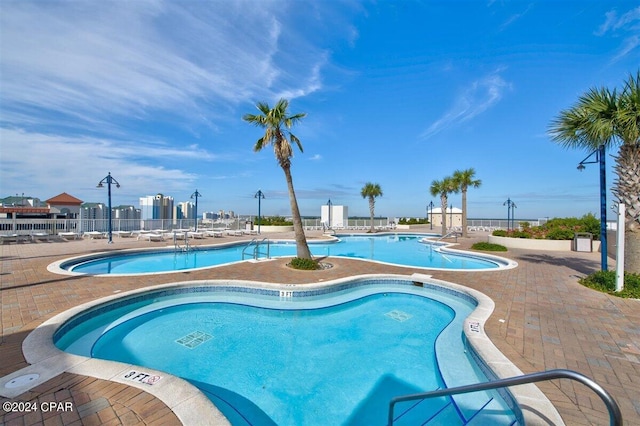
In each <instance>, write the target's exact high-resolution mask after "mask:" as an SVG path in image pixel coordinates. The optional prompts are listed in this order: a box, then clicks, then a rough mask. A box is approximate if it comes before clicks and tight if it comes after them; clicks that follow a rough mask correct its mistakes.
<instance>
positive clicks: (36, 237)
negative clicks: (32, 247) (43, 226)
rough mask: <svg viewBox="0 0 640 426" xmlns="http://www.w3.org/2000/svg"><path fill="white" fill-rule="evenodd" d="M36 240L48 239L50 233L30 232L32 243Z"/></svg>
mask: <svg viewBox="0 0 640 426" xmlns="http://www.w3.org/2000/svg"><path fill="white" fill-rule="evenodd" d="M38 240H47V241H50V235H49V233H48V232H34V233H32V234H31V241H33V242H34V243H35V242H36V241H38Z"/></svg>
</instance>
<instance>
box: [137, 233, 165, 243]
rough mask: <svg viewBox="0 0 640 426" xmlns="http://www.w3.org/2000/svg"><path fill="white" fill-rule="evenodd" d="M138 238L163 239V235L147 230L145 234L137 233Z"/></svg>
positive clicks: (148, 239)
mask: <svg viewBox="0 0 640 426" xmlns="http://www.w3.org/2000/svg"><path fill="white" fill-rule="evenodd" d="M138 239H139V240H140V239H142V240H147V241H164V235H163V234H156V233H153V232H148V233H145V234H140V235H138Z"/></svg>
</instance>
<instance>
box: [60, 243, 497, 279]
mask: <svg viewBox="0 0 640 426" xmlns="http://www.w3.org/2000/svg"><path fill="white" fill-rule="evenodd" d="M424 237H425V236H424V235H400V234H388V235H380V236H353V235H347V236H340V238H339V240H338V241H337V242H310V243H309V248H310V250H311V252H312V254H313V256H314V257H323V256H336V257H347V258H358V259H366V260H373V261H378V262H383V263H389V264H394V265H402V266H411V267H419V268H430V269H463V270H469V269H473V270H486V269H498V268H500V267H501V266H505V265H506V264H508V261H507V260H506V259H505V260H504V263H502V264H501V263H498V262H499V259H498V258H491V259H489V258H487V257H483V256H480V255H472V254H469V255H465V254H460V253H456V254H453V253H443V252H441V251H440V250H439V246H437V245H435V246H434V244H432V243H426V242H424V241H423V240H424ZM246 245H247V242H245V243H242V244H236V245H231V246H224V247H217V248H207V249H203V248H200V247H198V248H196V249H193V250H191V251H188V252H182V251H175V250H166V249H165V250H161V251H153V252H136V253H130V254H118V255H105V256H101V257H99V258H92V259H90V260H86V261H82V260H80V261H73V262H66V263H64V264H63V265H62V267H63V268H65V269H68V270H71V271H73V272H77V273H85V274H141V273H152V272H169V271H181V270H186V269H196V268H205V267H210V266H216V265H223V264H227V263H232V262H238V261H241V260H243V250H245V247H246ZM265 250H266V248H264V247H261V249H260V251H261V252H264V251H265ZM248 252H252V249H250V250H248ZM269 252H270V256H271V257H284V256H295V255H296V246H295V243H290V242H271V243H270V244H269Z"/></svg>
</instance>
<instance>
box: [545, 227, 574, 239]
mask: <svg viewBox="0 0 640 426" xmlns="http://www.w3.org/2000/svg"><path fill="white" fill-rule="evenodd" d="M574 236H575V232H574V231H573V230H571V229H567V228H554V229H552V230H550V231H549V232H548V233H547V239H548V240H573V238H574Z"/></svg>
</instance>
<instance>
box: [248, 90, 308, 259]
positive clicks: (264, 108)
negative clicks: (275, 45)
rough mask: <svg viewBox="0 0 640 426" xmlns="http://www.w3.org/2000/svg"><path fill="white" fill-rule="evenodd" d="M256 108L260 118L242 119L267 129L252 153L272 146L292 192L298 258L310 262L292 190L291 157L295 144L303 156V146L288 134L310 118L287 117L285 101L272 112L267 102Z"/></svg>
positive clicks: (287, 105)
mask: <svg viewBox="0 0 640 426" xmlns="http://www.w3.org/2000/svg"><path fill="white" fill-rule="evenodd" d="M256 107H257V108H258V110H259V111H260V113H261V114H258V115H254V114H245V115H244V116H243V117H242V119H243V120H244V121H246V122H248V123H252V124H254V125H256V126H258V127H262V128H263V129H265V132H264V135H263V136H262V137H261V138H260V139H258V141H257V142H256V144H255V145H254V146H253V150H254V151H255V152H258V151H260V150H262V148H264V147H265V146H267V145H269V144H271V145H272V146H273V151H274V153H275V156H276V159H277V160H278V163H279V164H280V167H282V170H283V171H284V176H285V178H286V180H287V187H288V188H289V203H290V204H291V216H292V217H293V231H294V233H295V238H296V255H297V256H298V257H299V258H303V259H311V251H310V250H309V245H308V244H307V239H306V237H305V235H304V229H303V228H302V218H301V217H300V210H299V209H298V201H297V200H296V194H295V191H294V190H293V179H292V177H291V157H293V146H292V143H295V144H296V145H297V146H298V148H299V149H300V152H303V150H302V144H301V143H300V140H299V139H298V138H297V137H296V135H294V134H293V133H291V131H290V130H289V129H291V127H292V126H293V125H294V124H296V123H297V122H298V121H300V120H301V119H302V118H304V117H305V116H306V115H307V114H306V113H299V114H294V115H288V114H289V112H288V111H287V109H288V107H289V101H287V100H286V99H280V100H279V101H278V102H277V103H276V104H275V106H274V107H273V108H270V107H269V105H268V104H267V103H264V102H258V103H257V104H256ZM287 136H288V139H287Z"/></svg>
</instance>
